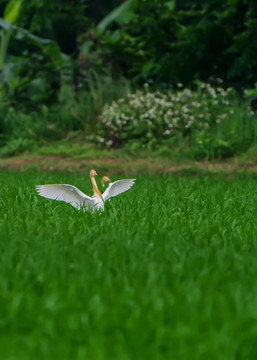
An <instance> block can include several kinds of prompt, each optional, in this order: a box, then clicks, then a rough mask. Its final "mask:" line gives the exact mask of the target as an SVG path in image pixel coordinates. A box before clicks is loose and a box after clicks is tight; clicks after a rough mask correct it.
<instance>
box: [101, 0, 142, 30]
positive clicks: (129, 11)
mask: <svg viewBox="0 0 257 360" xmlns="http://www.w3.org/2000/svg"><path fill="white" fill-rule="evenodd" d="M134 15H135V13H134V0H127V1H125V2H124V3H123V4H121V5H119V6H118V7H116V8H115V9H114V10H112V11H111V12H110V13H109V14H108V15H107V16H105V18H103V20H102V21H101V22H100V23H99V24H98V25H97V28H98V29H99V30H100V31H104V30H105V29H106V28H107V26H108V25H110V24H111V23H112V22H117V23H118V24H120V25H122V24H126V23H128V22H129V21H130V20H131V19H132V18H133V17H134Z"/></svg>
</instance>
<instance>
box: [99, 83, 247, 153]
mask: <svg viewBox="0 0 257 360" xmlns="http://www.w3.org/2000/svg"><path fill="white" fill-rule="evenodd" d="M178 86H179V87H182V85H181V84H178ZM246 118H247V120H246ZM252 118H253V112H252V111H251V110H250V108H249V107H247V106H246V105H245V106H244V105H242V106H240V105H239V104H238V100H237V98H236V94H235V93H234V91H233V90H232V89H231V88H228V89H226V90H225V89H223V88H222V87H218V88H216V89H215V88H213V87H211V86H210V85H209V84H206V83H199V84H198V88H197V90H195V91H192V90H190V89H178V90H177V91H172V92H160V91H156V92H150V91H149V90H148V86H147V85H146V86H145V89H144V90H143V91H141V90H140V91H136V92H135V93H133V94H129V95H128V96H127V97H125V98H121V99H119V100H118V101H117V102H112V104H111V105H110V106H105V107H104V109H103V112H102V114H101V116H100V122H99V125H100V126H99V132H98V134H99V137H98V138H97V140H98V141H99V142H102V143H105V144H106V145H107V146H109V147H120V146H124V145H126V144H127V143H128V141H130V145H129V146H130V147H136V146H137V145H138V146H140V147H146V148H155V147H156V146H158V145H160V144H164V143H166V144H167V143H172V142H173V141H174V140H176V141H177V140H178V139H179V138H180V139H186V138H188V139H189V140H190V141H191V145H193V146H196V148H197V151H196V152H195V155H196V156H200V157H202V156H208V157H216V156H220V155H221V156H226V151H224V152H223V153H222V152H219V151H217V150H215V151H213V149H214V148H215V146H214V145H213V140H214V139H216V140H217V139H219V143H220V144H222V146H223V147H224V144H225V142H226V141H227V140H226V139H223V138H222V134H220V133H219V131H218V129H223V130H224V128H226V133H229V135H230V136H232V138H230V139H229V142H230V143H232V140H235V138H236V137H239V138H240V141H241V140H242V139H241V136H242V134H243V133H244V135H245V132H244V131H242V127H243V128H247V129H248V128H249V126H248V125H249V124H250V119H252ZM237 130H238V131H239V130H240V133H239V134H237ZM224 134H225V133H224ZM220 135H221V137H220ZM227 135H228V134H227ZM217 136H219V137H218V138H217ZM244 140H245V137H244ZM131 141H132V142H131ZM238 141H239V140H238V139H237V141H236V142H237V143H238ZM247 141H248V142H247V143H249V142H250V138H249V139H248V140H247ZM230 143H229V144H228V145H230ZM135 144H137V145H135ZM216 145H217V144H216ZM127 146H128V145H127ZM222 146H221V147H222ZM218 147H219V146H218ZM225 147H226V146H225ZM228 147H229V146H228ZM198 150H199V151H198ZM232 152H234V150H233V151H232ZM227 155H231V149H230V150H229V151H227Z"/></svg>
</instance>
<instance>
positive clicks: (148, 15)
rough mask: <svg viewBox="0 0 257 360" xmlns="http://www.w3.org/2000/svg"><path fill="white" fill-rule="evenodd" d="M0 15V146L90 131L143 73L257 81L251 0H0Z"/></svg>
mask: <svg viewBox="0 0 257 360" xmlns="http://www.w3.org/2000/svg"><path fill="white" fill-rule="evenodd" d="M0 16H1V17H2V18H0V36H1V50H0V51H1V54H0V59H1V69H2V70H1V77H0V145H4V144H6V142H8V141H11V140H13V141H14V142H15V143H17V141H16V140H17V139H19V138H22V139H27V140H29V141H28V142H31V141H32V142H33V141H35V142H37V141H39V139H43V140H44V139H57V138H61V137H65V136H67V134H68V133H69V132H70V131H83V132H85V134H86V135H87V134H88V133H91V132H93V131H96V128H97V126H98V123H99V120H98V117H99V114H101V112H102V109H103V107H104V106H105V105H109V104H110V103H111V102H112V101H116V100H117V99H118V98H119V97H123V96H125V95H126V93H127V92H128V89H129V87H130V86H131V87H132V89H137V88H140V87H142V85H143V84H144V83H145V82H147V83H149V84H150V85H151V87H152V88H153V89H164V90H167V89H169V90H171V89H174V87H176V84H177V83H183V84H184V85H185V86H186V87H188V88H192V87H194V86H195V84H196V82H197V81H199V80H200V81H206V82H208V83H210V84H212V86H219V82H220V79H222V80H223V86H224V88H225V89H226V88H227V87H229V86H232V87H234V88H236V89H237V90H238V91H239V92H240V93H241V94H243V91H244V90H246V89H251V88H253V87H254V83H255V82H256V72H257V57H256V53H257V43H256V41H255V31H256V26H257V4H256V2H255V1H253V0H249V1H246V0H227V1H223V0H201V1H191V0H187V1H180V0H177V1H175V0H152V1H144V0H127V1H122V0H112V1H109V2H108V3H107V2H105V1H103V0H97V1H95V2H92V1H89V0H74V1H72V2H71V1H68V0H64V1H62V2H60V1H58V0H53V1H51V2H45V1H44V0H27V1H23V2H22V1H21V0H11V1H6V0H5V1H4V0H0ZM129 83H130V84H131V85H130V86H129V85H128V84H129ZM247 94H248V95H249V94H251V96H253V97H254V96H255V92H254V90H252V92H251V91H250V92H248V93H247ZM252 99H254V98H252V97H251V99H250V101H251V102H252V104H253V103H254V102H253V101H252ZM135 131H136V129H135ZM27 140H25V143H26V141H27ZM19 141H20V140H18V143H19ZM152 141H153V142H154V141H155V139H154V138H153V139H152ZM20 143H22V141H20ZM18 148H19V147H18ZM21 148H23V147H21Z"/></svg>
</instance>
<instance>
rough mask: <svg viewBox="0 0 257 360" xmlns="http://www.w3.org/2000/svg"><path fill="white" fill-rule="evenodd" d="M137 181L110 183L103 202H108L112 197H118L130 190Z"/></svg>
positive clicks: (125, 180) (126, 180) (124, 180)
mask: <svg viewBox="0 0 257 360" xmlns="http://www.w3.org/2000/svg"><path fill="white" fill-rule="evenodd" d="M135 181H136V179H123V180H117V181H115V182H113V183H110V184H109V186H108V188H107V189H106V190H105V192H104V193H103V195H102V196H103V200H104V201H106V200H108V199H110V198H111V197H114V196H117V195H119V194H121V193H123V192H125V191H127V190H129V189H130V188H131V187H132V186H133V185H134V183H135Z"/></svg>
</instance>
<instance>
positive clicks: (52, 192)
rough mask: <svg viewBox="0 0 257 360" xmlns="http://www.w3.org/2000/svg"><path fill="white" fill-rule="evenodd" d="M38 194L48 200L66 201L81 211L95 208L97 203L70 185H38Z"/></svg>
mask: <svg viewBox="0 0 257 360" xmlns="http://www.w3.org/2000/svg"><path fill="white" fill-rule="evenodd" d="M36 189H37V192H38V194H39V195H40V196H43V197H45V198H47V199H53V200H58V201H65V202H66V203H68V204H71V205H72V206H74V207H75V208H76V209H78V210H80V209H81V208H82V207H85V208H86V209H87V208H90V207H94V204H95V201H94V199H93V198H92V197H90V196H87V195H86V194H84V193H83V192H82V191H80V190H79V189H78V188H76V187H75V186H73V185H68V184H50V185H37V186H36Z"/></svg>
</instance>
